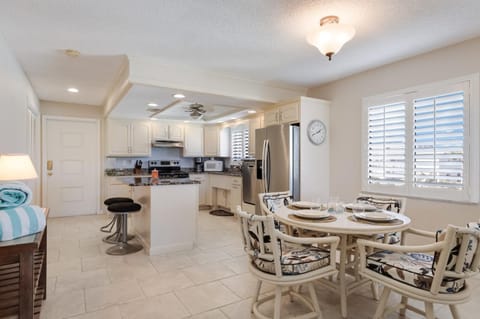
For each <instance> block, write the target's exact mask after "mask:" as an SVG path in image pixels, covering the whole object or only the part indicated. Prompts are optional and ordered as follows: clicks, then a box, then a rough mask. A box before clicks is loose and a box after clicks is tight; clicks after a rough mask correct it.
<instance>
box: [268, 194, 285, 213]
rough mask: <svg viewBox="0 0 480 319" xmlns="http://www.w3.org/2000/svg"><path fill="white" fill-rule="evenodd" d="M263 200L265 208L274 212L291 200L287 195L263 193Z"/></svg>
mask: <svg viewBox="0 0 480 319" xmlns="http://www.w3.org/2000/svg"><path fill="white" fill-rule="evenodd" d="M263 201H264V202H265V205H266V206H267V208H268V209H269V210H270V211H271V212H272V213H274V212H275V211H276V210H277V209H278V208H279V207H282V206H287V205H289V204H290V202H291V197H290V196H289V195H286V194H285V195H265V196H264V197H263Z"/></svg>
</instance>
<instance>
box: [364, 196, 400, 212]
mask: <svg viewBox="0 0 480 319" xmlns="http://www.w3.org/2000/svg"><path fill="white" fill-rule="evenodd" d="M357 201H364V202H367V203H369V204H371V205H373V206H375V207H377V208H381V209H385V210H388V211H391V212H395V213H399V214H405V208H406V205H407V199H406V198H405V197H393V196H384V195H377V194H367V193H360V194H358V196H357Z"/></svg>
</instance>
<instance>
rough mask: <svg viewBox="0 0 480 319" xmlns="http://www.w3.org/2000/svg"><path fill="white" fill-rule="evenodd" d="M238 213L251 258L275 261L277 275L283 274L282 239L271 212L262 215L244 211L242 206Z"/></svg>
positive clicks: (245, 247)
mask: <svg viewBox="0 0 480 319" xmlns="http://www.w3.org/2000/svg"><path fill="white" fill-rule="evenodd" d="M237 215H238V217H239V221H240V230H241V233H242V240H243V245H244V249H245V252H246V253H247V254H248V256H249V258H250V262H252V263H253V262H254V259H257V258H259V259H262V260H265V261H267V262H272V261H273V262H274V264H275V275H276V276H277V277H280V276H282V268H281V265H280V256H281V251H280V245H281V243H280V241H279V240H278V235H277V234H278V233H277V232H278V230H276V229H275V222H274V219H273V216H272V215H271V214H269V215H265V216H260V215H253V214H249V213H247V212H243V211H242V210H241V209H240V207H238V208H237Z"/></svg>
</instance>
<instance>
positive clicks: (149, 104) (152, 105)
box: [147, 103, 158, 107]
mask: <svg viewBox="0 0 480 319" xmlns="http://www.w3.org/2000/svg"><path fill="white" fill-rule="evenodd" d="M147 105H148V106H151V107H156V106H158V104H157V103H148V104H147Z"/></svg>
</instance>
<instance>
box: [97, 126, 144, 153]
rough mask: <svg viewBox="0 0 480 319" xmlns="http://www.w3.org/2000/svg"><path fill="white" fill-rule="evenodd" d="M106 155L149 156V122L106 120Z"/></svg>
mask: <svg viewBox="0 0 480 319" xmlns="http://www.w3.org/2000/svg"><path fill="white" fill-rule="evenodd" d="M106 144H107V151H106V154H107V156H119V157H120V156H150V154H151V146H150V122H148V121H131V120H107V132H106Z"/></svg>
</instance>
